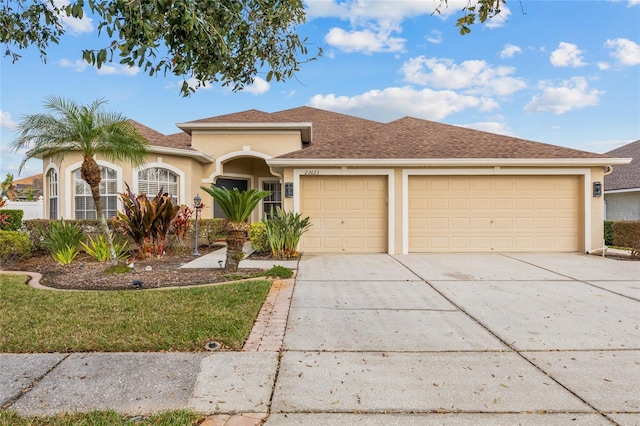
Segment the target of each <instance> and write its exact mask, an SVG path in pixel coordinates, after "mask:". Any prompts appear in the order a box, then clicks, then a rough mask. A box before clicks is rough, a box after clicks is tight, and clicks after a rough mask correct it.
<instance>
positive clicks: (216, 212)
mask: <svg viewBox="0 0 640 426" xmlns="http://www.w3.org/2000/svg"><path fill="white" fill-rule="evenodd" d="M216 186H217V187H218V188H227V189H229V190H231V189H233V188H238V191H241V192H242V191H246V190H247V189H249V183H248V181H246V180H243V179H229V178H218V179H216ZM213 217H216V218H226V217H227V215H226V214H224V212H223V211H222V210H221V209H220V207H219V206H218V203H216V202H215V201H214V203H213Z"/></svg>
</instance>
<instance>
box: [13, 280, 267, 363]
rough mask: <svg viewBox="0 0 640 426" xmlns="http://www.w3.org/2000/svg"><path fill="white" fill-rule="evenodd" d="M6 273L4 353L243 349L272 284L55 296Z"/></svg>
mask: <svg viewBox="0 0 640 426" xmlns="http://www.w3.org/2000/svg"><path fill="white" fill-rule="evenodd" d="M24 283H25V277H22V276H13V275H0V300H1V301H2V308H1V309H0V330H2V333H0V352H9V353H31V352H88V351H104V352H147V351H200V350H203V347H204V344H205V343H207V342H209V341H211V340H216V341H219V342H221V343H223V344H224V345H225V346H227V347H229V348H230V349H233V350H239V349H240V348H241V347H242V344H243V343H244V341H245V339H246V337H247V336H248V335H249V332H250V331H251V328H252V326H253V322H254V320H255V318H256V316H257V314H258V312H259V310H260V307H261V306H262V303H263V301H264V299H265V297H266V295H267V292H268V291H269V287H270V282H269V281H249V282H243V283H235V284H223V285H217V286H210V287H198V288H181V289H175V290H162V291H157V290H154V291H150V290H144V291H104V292H100V291H69V292H67V291H49V290H38V289H34V288H31V287H29V286H27V285H25V284H24Z"/></svg>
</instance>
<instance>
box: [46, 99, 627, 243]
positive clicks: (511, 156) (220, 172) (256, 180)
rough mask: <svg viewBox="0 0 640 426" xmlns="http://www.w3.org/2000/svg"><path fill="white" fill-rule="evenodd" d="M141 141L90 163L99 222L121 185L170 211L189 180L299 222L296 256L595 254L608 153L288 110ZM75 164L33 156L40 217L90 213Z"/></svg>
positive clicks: (190, 185)
mask: <svg viewBox="0 0 640 426" xmlns="http://www.w3.org/2000/svg"><path fill="white" fill-rule="evenodd" d="M136 125H137V126H138V128H139V129H140V131H141V132H142V134H143V135H144V136H145V137H146V138H147V139H148V140H149V142H150V144H151V155H150V157H149V159H148V162H147V164H145V165H144V166H142V167H139V168H132V167H131V166H130V165H127V164H111V163H108V162H105V161H104V160H103V159H101V158H97V161H98V163H99V164H100V165H101V166H103V168H104V169H103V170H104V173H103V179H104V180H103V183H102V191H103V194H104V197H105V201H106V202H105V211H106V213H107V215H113V214H115V211H116V209H118V208H119V201H118V200H119V199H118V193H119V192H122V191H123V190H124V187H125V186H124V185H125V182H127V183H128V184H129V185H130V186H131V188H132V190H133V191H134V192H136V193H139V192H145V193H149V194H155V193H156V191H157V190H158V188H160V187H163V188H164V191H165V192H168V193H170V194H171V196H173V197H174V198H175V199H176V201H177V202H178V203H181V204H192V200H193V198H194V196H195V195H196V194H200V196H202V197H203V202H204V203H205V204H206V207H205V209H204V211H203V216H204V217H218V216H219V215H220V214H219V212H217V211H216V209H215V206H214V203H213V200H212V199H211V198H210V197H209V196H208V195H207V194H204V196H203V191H202V190H201V189H200V186H209V185H210V184H216V185H222V186H227V187H233V186H236V187H238V188H240V189H244V188H263V189H267V190H269V191H271V192H272V195H271V196H270V197H269V198H267V199H265V201H264V202H263V204H262V205H260V207H259V208H258V209H257V210H256V211H255V212H254V214H253V217H252V220H260V219H261V218H262V216H263V215H264V213H265V212H268V211H269V209H270V207H271V206H282V207H283V208H284V209H286V210H292V211H295V212H300V213H302V214H303V215H304V216H309V217H310V218H311V222H312V224H313V226H312V228H311V230H310V231H309V232H308V233H307V234H305V235H304V237H303V239H302V241H301V247H300V250H302V251H305V252H382V253H392V254H403V253H419V252H512V251H579V252H585V251H586V252H588V251H591V250H593V249H596V248H600V247H602V236H603V226H602V223H603V219H604V217H603V212H604V208H603V207H604V204H603V203H604V201H603V197H602V193H601V191H600V192H598V188H600V189H601V187H602V182H603V178H604V171H605V169H607V168H608V167H610V166H615V165H618V164H626V163H628V162H629V160H628V159H619V158H612V157H610V156H607V155H601V154H593V153H590V152H584V151H578V150H574V149H569V148H563V147H559V146H553V145H548V144H543V143H537V142H532V141H527V140H522V139H517V138H513V137H509V136H503V135H496V134H491V133H486V132H481V131H477V130H471V129H467V128H461V127H455V126H449V125H445V124H440V123H434V122H430V121H426V120H421V119H416V118H409V117H406V118H402V119H399V120H396V121H393V122H390V123H380V122H376V121H370V120H365V119H361V118H356V117H352V116H348V115H344V114H338V113H334V112H329V111H324V110H319V109H314V108H309V107H300V108H294V109H290V110H285V111H280V112H274V113H266V112H261V111H257V110H249V111H244V112H239V113H235V114H228V115H222V116H217V117H211V118H207V119H202V120H196V121H190V122H187V123H178V124H177V126H178V128H179V129H180V130H181V132H180V133H177V134H173V135H163V134H161V133H158V132H156V131H154V130H153V129H150V128H148V127H145V126H142V125H140V124H138V123H136ZM80 161H81V158H80V157H79V156H76V157H74V156H67V157H66V158H65V161H64V162H63V163H59V162H56V161H54V160H53V159H50V158H45V159H44V174H45V177H46V182H45V198H46V200H47V211H48V212H49V216H50V217H51V218H60V217H64V218H76V219H78V218H85V217H91V216H92V215H93V214H94V213H92V211H91V209H92V207H93V206H92V202H91V197H90V193H89V192H88V188H87V187H86V186H85V184H84V183H83V182H82V181H81V179H80V176H79V167H80Z"/></svg>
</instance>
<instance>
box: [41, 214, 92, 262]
mask: <svg viewBox="0 0 640 426" xmlns="http://www.w3.org/2000/svg"><path fill="white" fill-rule="evenodd" d="M40 235H42V238H43V239H42V245H43V246H44V247H46V249H47V250H48V251H49V253H51V254H52V255H55V254H56V253H59V252H61V251H67V250H69V249H68V248H78V247H79V246H80V242H81V241H82V240H83V232H82V230H81V229H80V226H78V224H77V223H74V222H66V221H65V220H64V219H60V220H57V221H52V222H50V223H49V226H48V227H46V228H40Z"/></svg>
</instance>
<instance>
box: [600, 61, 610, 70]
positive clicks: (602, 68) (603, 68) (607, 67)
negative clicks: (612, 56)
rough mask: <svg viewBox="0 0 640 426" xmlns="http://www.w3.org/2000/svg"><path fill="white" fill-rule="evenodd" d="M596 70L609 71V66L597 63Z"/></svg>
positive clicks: (604, 63)
mask: <svg viewBox="0 0 640 426" xmlns="http://www.w3.org/2000/svg"><path fill="white" fill-rule="evenodd" d="M598 69H599V70H601V71H606V70H608V69H611V65H609V64H608V63H606V62H598Z"/></svg>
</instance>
